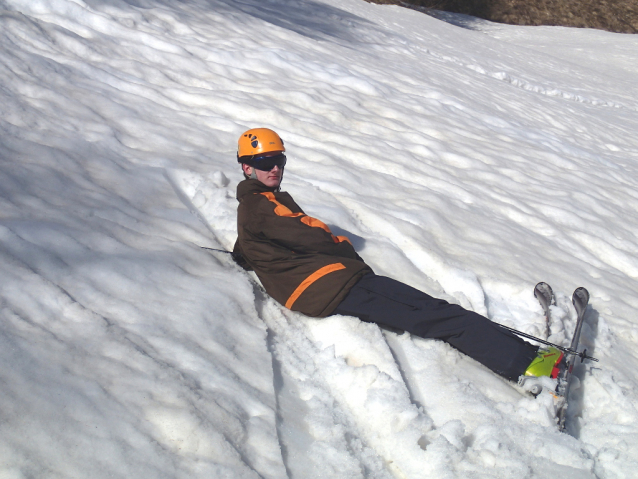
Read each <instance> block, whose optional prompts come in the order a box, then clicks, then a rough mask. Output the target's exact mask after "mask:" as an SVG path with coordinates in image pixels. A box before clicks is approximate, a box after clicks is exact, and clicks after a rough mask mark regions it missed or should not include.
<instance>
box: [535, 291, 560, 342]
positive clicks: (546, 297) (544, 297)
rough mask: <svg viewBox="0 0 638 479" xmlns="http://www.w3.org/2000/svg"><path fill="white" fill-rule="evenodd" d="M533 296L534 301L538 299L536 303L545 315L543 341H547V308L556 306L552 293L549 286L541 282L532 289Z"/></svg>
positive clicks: (548, 311) (548, 314) (548, 312)
mask: <svg viewBox="0 0 638 479" xmlns="http://www.w3.org/2000/svg"><path fill="white" fill-rule="evenodd" d="M534 296H535V297H536V299H538V302H539V303H540V305H541V307H542V308H543V311H544V313H545V339H547V338H549V317H550V310H549V307H550V306H555V305H556V299H555V298H554V291H553V290H552V287H551V286H550V285H549V284H547V283H544V282H542V281H541V282H540V283H538V284H537V285H536V286H535V287H534Z"/></svg>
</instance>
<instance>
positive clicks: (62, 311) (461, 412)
mask: <svg viewBox="0 0 638 479" xmlns="http://www.w3.org/2000/svg"><path fill="white" fill-rule="evenodd" d="M637 78H638V37H636V36H634V35H621V34H613V33H607V32H600V31H593V30H576V29H566V28H557V27H515V26H505V25H497V24H493V23H489V22H486V21H480V20H477V19H473V18H470V17H464V16H454V15H441V17H440V18H439V19H437V18H433V17H430V16H427V15H424V14H421V13H419V12H416V11H413V10H408V9H402V8H399V7H395V6H381V5H374V4H369V3H366V2H363V1H360V0H341V1H337V0H295V1H292V0H242V1H231V0H193V1H189V2H178V1H176V0H104V1H98V0H84V1H82V0H0V113H1V114H0V135H1V136H0V162H1V163H0V165H1V166H0V175H1V176H0V201H1V208H0V258H1V261H0V478H2V479H25V478H87V477H90V478H93V479H97V478H107V477H109V478H114V477H116V478H142V477H144V478H193V477H207V478H208V477H213V478H258V477H261V478H284V477H289V478H320V477H321V478H363V477H365V478H409V479H413V478H415V479H416V478H437V479H439V478H456V477H458V478H517V479H519V478H546V477H561V478H578V479H582V478H593V477H596V478H630V477H636V476H635V474H636V472H635V471H636V470H637V468H638V411H637V409H636V404H638V377H637V371H638V353H637V351H638V325H637V323H636V313H635V311H636V309H637V308H638V245H637V244H636V237H637V234H638V213H637V211H638V171H637V169H638V139H637V137H636V132H637V131H638V82H637V81H636V80H637ZM262 126H263V127H270V128H274V129H276V130H277V131H278V132H279V133H280V134H281V136H282V137H283V138H284V140H285V142H286V146H287V153H288V157H289V163H288V166H287V168H286V176H285V179H284V188H285V189H287V190H288V191H289V192H290V193H291V194H292V195H293V196H294V197H295V198H296V199H297V201H298V202H299V203H300V204H301V205H302V207H303V208H304V209H305V210H306V212H307V213H309V214H311V215H313V216H316V217H318V218H320V219H322V220H324V221H325V222H327V223H328V224H330V225H331V227H332V228H333V230H334V231H335V232H336V233H337V234H347V235H349V236H350V238H351V239H352V240H353V243H354V244H355V246H356V248H357V249H358V251H359V252H360V254H361V255H362V256H363V257H364V258H365V259H366V261H367V262H368V263H369V264H370V265H371V266H372V267H373V268H374V270H375V271H376V272H377V273H379V274H385V275H388V276H392V277H394V278H397V279H399V280H401V281H404V282H406V283H408V284H410V285H412V286H415V287H417V288H420V289H422V290H424V291H426V292H427V293H429V294H432V295H437V296H439V297H443V298H445V299H448V300H450V301H454V302H457V303H459V304H462V305H463V306H465V307H467V308H471V309H473V310H475V311H477V312H479V313H482V314H486V315H488V316H489V317H490V318H492V319H493V320H495V321H498V322H501V323H503V324H506V325H508V326H511V327H516V328H519V329H521V330H523V331H525V332H528V333H531V334H536V335H539V334H544V330H545V325H544V320H543V316H542V313H541V310H540V307H539V306H538V304H537V302H536V300H535V299H534V297H533V295H532V289H533V286H534V284H535V283H536V282H537V281H539V280H544V281H548V282H549V283H551V284H552V286H553V287H554V290H555V291H556V292H557V296H558V304H557V306H556V307H554V308H553V320H552V324H551V331H550V333H551V335H550V339H551V340H553V341H555V342H560V343H562V344H568V342H569V336H570V334H571V331H572V329H573V326H574V319H575V314H574V311H573V308H572V307H571V304H570V295H571V292H572V291H573V289H574V288H575V287H577V286H586V287H587V288H588V289H589V291H590V293H591V296H592V299H591V306H590V308H589V309H588V312H587V316H586V325H585V327H584V329H583V338H582V340H583V343H584V344H585V346H586V347H587V349H588V352H589V353H590V354H592V355H594V356H596V357H598V358H600V362H599V363H592V362H585V363H583V364H579V365H578V367H577V369H576V375H577V378H578V379H579V386H580V387H575V388H574V390H573V391H572V393H573V394H572V396H571V400H572V401H571V404H572V407H571V409H570V412H569V417H568V428H567V429H568V431H567V432H568V434H561V433H559V432H558V431H557V428H556V426H555V424H554V423H553V419H552V418H553V416H552V415H553V402H552V400H551V397H550V396H549V395H548V394H546V393H543V394H541V396H539V397H538V398H537V399H533V398H531V397H529V396H526V395H525V394H523V393H522V392H521V391H520V390H517V389H516V388H515V387H513V386H512V385H510V384H508V383H507V382H505V381H504V380H502V379H500V378H499V377H497V376H495V375H494V374H492V373H491V372H489V371H487V370H486V369H485V368H484V367H482V366H481V365H479V364H477V363H475V362H474V361H472V360H470V359H468V358H466V357H464V356H462V355H461V354H459V353H458V352H456V351H455V350H453V349H452V348H450V347H449V346H447V345H446V344H444V343H441V342H438V341H432V340H423V339H420V338H412V337H410V336H409V335H408V334H398V333H396V332H390V331H382V330H380V329H379V328H378V327H377V326H375V325H372V324H366V323H362V322H360V321H358V320H356V319H354V318H349V317H340V316H334V317H330V318H326V319H322V320H317V319H312V318H307V317H304V316H302V315H299V314H296V313H291V312H290V311H287V310H284V309H283V308H282V307H280V306H279V305H277V304H276V303H275V302H274V301H273V300H271V299H269V298H268V297H267V296H266V295H265V294H264V293H263V291H262V290H261V288H260V287H259V285H258V283H256V282H255V280H254V277H251V276H250V275H247V274H246V273H244V272H242V271H241V270H240V269H239V268H238V267H236V266H235V265H234V264H233V263H232V262H231V261H230V258H228V255H226V254H224V253H217V252H214V251H210V250H205V249H202V248H201V247H200V246H205V247H210V248H230V247H231V246H232V244H233V242H234V239H235V235H236V229H235V209H236V200H235V199H234V192H235V187H236V184H237V182H238V181H240V179H241V175H240V170H239V168H238V167H237V164H236V162H235V148H236V141H237V138H238V137H239V135H240V133H242V132H243V131H244V130H246V129H248V128H251V127H262Z"/></svg>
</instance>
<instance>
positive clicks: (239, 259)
mask: <svg viewBox="0 0 638 479" xmlns="http://www.w3.org/2000/svg"><path fill="white" fill-rule="evenodd" d="M230 255H231V256H232V258H233V260H234V261H235V263H237V264H238V265H239V266H241V267H242V268H244V269H245V270H246V271H252V270H253V269H252V267H251V266H250V265H249V264H248V262H247V261H246V258H244V253H243V252H242V250H241V246H239V240H237V241H235V247H234V248H233V252H232V253H231V254H230Z"/></svg>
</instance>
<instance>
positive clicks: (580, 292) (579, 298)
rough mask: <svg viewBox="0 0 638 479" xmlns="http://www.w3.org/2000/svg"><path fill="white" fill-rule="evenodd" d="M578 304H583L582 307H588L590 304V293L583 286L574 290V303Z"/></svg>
mask: <svg viewBox="0 0 638 479" xmlns="http://www.w3.org/2000/svg"><path fill="white" fill-rule="evenodd" d="M576 302H579V303H581V304H582V305H586V304H587V303H589V291H587V289H586V288H583V287H582V286H581V287H580V288H576V289H575V290H574V294H573V295H572V303H574V304H576Z"/></svg>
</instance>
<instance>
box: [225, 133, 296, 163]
mask: <svg viewBox="0 0 638 479" xmlns="http://www.w3.org/2000/svg"><path fill="white" fill-rule="evenodd" d="M283 151H286V148H284V142H283V140H282V139H281V138H279V135H278V134H277V133H275V132H274V131H272V130H270V129H268V128H253V129H252V130H248V131H246V132H244V133H243V134H242V135H241V136H240V137H239V141H238V142H237V161H238V162H239V163H243V160H251V159H252V158H254V157H255V156H258V155H262V154H264V153H276V152H279V153H280V152H283Z"/></svg>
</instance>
